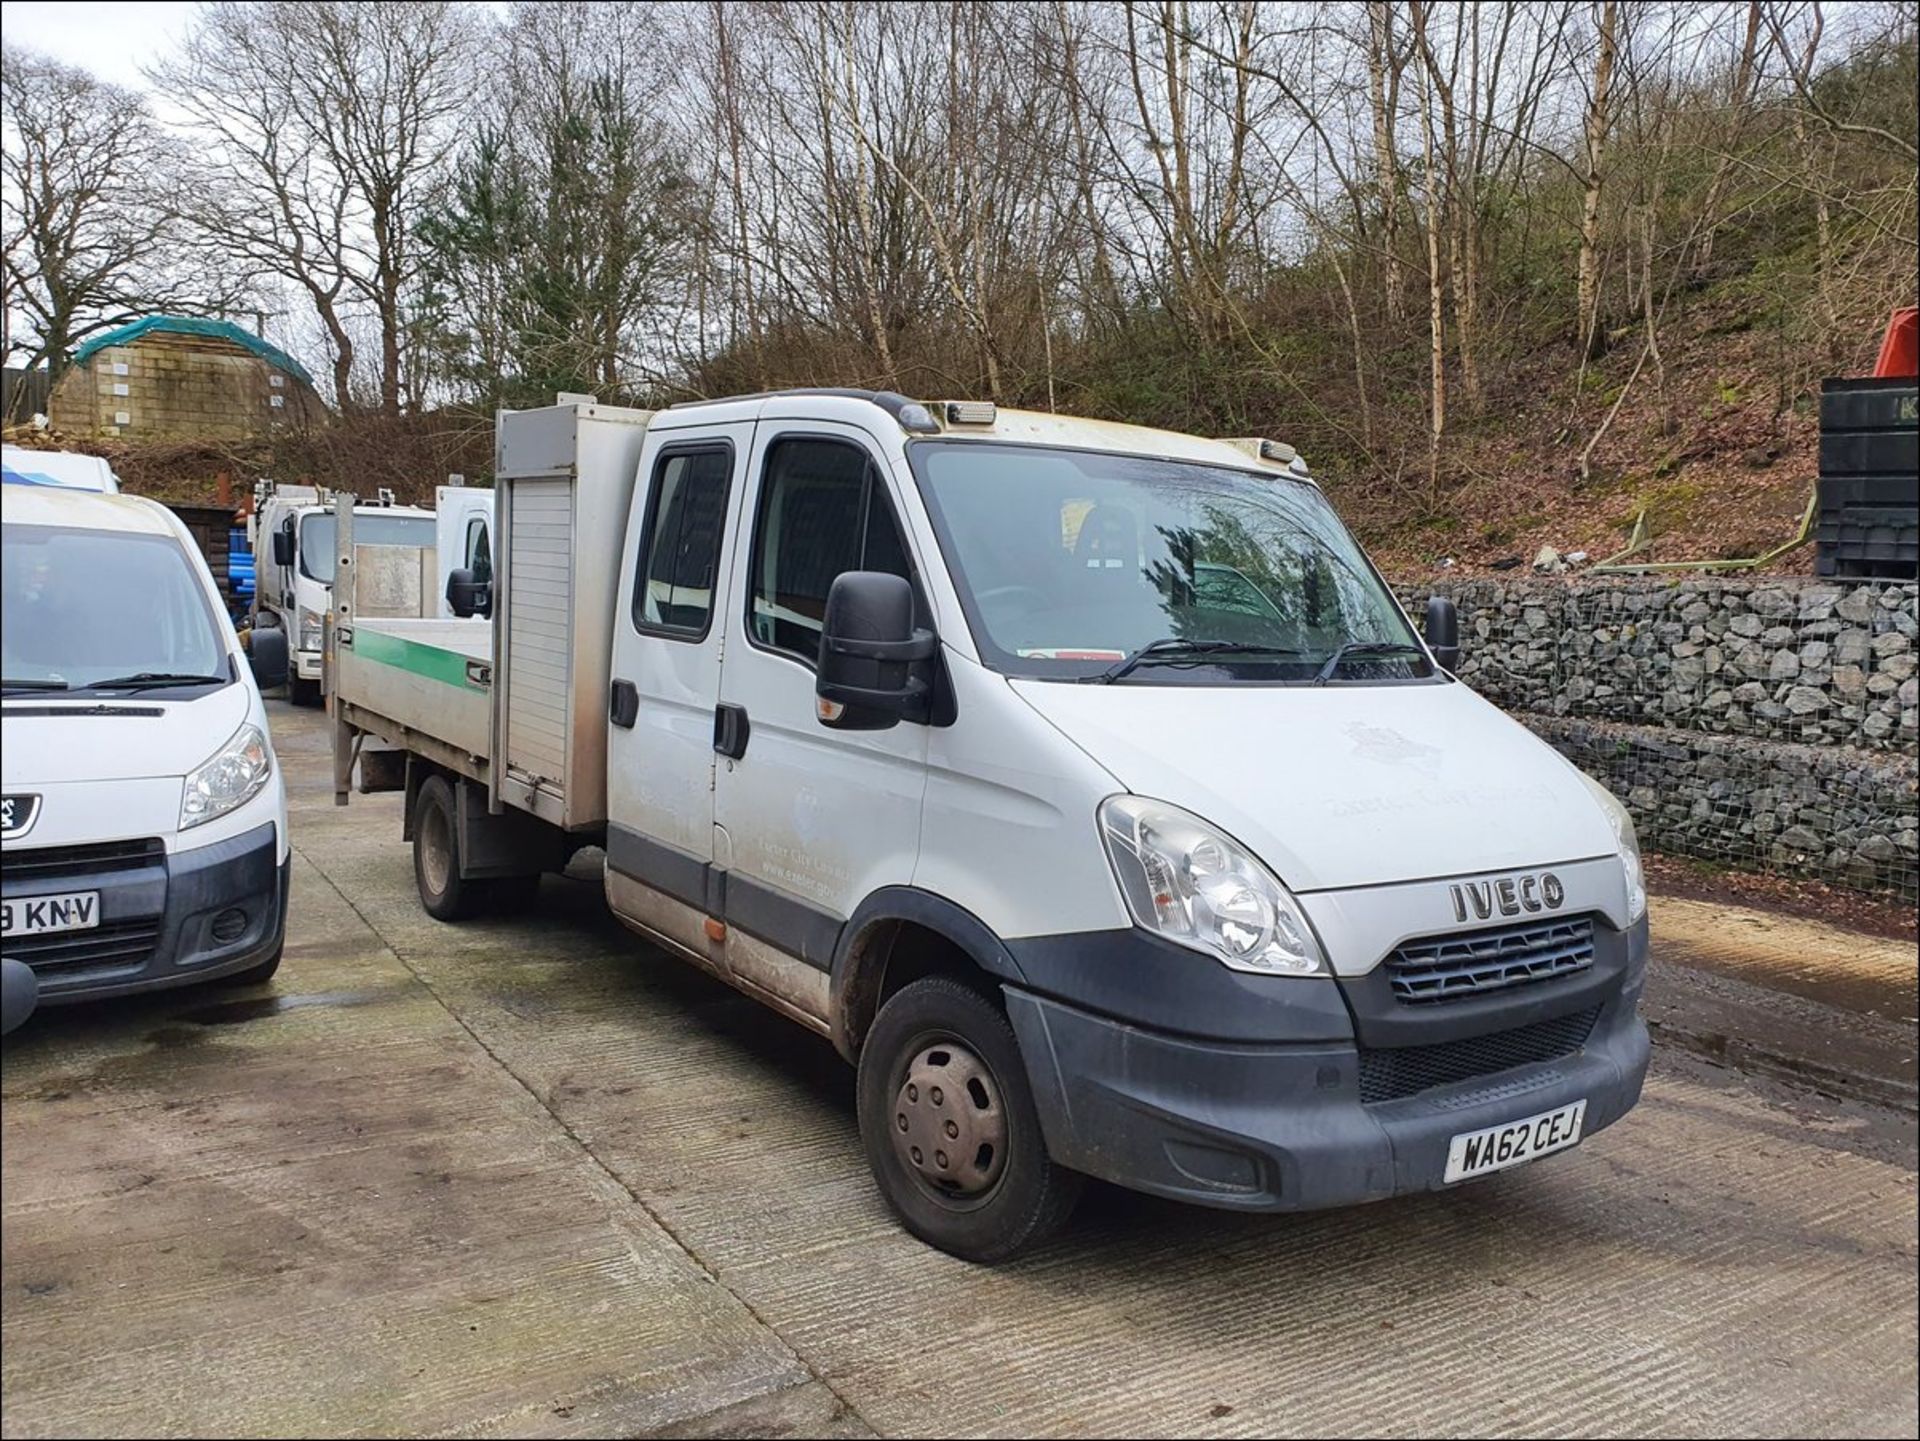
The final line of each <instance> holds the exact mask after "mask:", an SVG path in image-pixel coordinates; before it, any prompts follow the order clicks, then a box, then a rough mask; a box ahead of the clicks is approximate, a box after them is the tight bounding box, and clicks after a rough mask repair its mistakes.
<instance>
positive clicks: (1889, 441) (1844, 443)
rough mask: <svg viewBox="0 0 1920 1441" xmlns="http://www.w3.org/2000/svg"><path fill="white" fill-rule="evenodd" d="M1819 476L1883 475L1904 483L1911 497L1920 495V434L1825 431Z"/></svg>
mask: <svg viewBox="0 0 1920 1441" xmlns="http://www.w3.org/2000/svg"><path fill="white" fill-rule="evenodd" d="M1820 474H1821V475H1822V476H1823V477H1825V476H1845V475H1881V476H1886V477H1887V478H1888V479H1890V480H1892V479H1897V480H1901V481H1904V482H1905V484H1906V488H1907V494H1908V495H1914V494H1916V493H1917V492H1920V430H1915V429H1914V428H1913V427H1912V426H1908V427H1906V428H1905V429H1904V430H1893V429H1889V430H1823V431H1821V432H1820Z"/></svg>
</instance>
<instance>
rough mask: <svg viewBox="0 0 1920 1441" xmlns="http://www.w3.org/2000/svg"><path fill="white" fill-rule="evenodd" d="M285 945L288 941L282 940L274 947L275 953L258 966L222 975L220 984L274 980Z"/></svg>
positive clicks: (255, 982) (244, 983)
mask: <svg viewBox="0 0 1920 1441" xmlns="http://www.w3.org/2000/svg"><path fill="white" fill-rule="evenodd" d="M285 946H286V942H285V941H284V940H282V942H281V943H280V945H277V946H275V947H274V948H273V954H272V955H270V956H268V957H267V958H266V959H265V960H264V961H262V962H260V964H258V965H257V966H248V967H247V968H246V970H244V971H235V972H234V973H233V974H232V975H230V976H222V977H221V978H220V980H219V984H220V985H223V986H258V985H262V984H264V983H265V982H267V981H270V980H272V979H273V974H274V972H275V971H277V970H279V969H280V955H281V952H282V951H283V950H284V949H285Z"/></svg>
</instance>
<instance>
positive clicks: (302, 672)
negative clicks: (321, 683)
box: [293, 650, 326, 680]
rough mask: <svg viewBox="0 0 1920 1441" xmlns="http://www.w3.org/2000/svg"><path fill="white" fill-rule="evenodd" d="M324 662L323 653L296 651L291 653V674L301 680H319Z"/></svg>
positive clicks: (324, 656)
mask: <svg viewBox="0 0 1920 1441" xmlns="http://www.w3.org/2000/svg"><path fill="white" fill-rule="evenodd" d="M325 662H326V655H325V652H323V651H317V650H296V651H295V652H294V653H293V673H294V674H295V675H296V676H298V677H299V678H300V679H301V680H319V679H320V676H321V674H322V672H323V669H324V666H325Z"/></svg>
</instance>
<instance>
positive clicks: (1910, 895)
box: [1522, 716, 1920, 903]
mask: <svg viewBox="0 0 1920 1441" xmlns="http://www.w3.org/2000/svg"><path fill="white" fill-rule="evenodd" d="M1522 719H1524V720H1525V721H1526V723H1527V725H1528V727H1529V728H1530V729H1532V730H1533V731H1534V732H1535V733H1536V734H1537V735H1539V736H1540V737H1541V738H1542V739H1543V740H1546V741H1548V742H1549V743H1551V744H1552V745H1553V746H1554V747H1555V748H1556V749H1558V750H1559V751H1560V753H1561V754H1562V755H1564V756H1566V757H1567V759H1568V760H1570V761H1572V762H1573V763H1574V764H1575V765H1577V766H1579V767H1580V769H1581V770H1583V771H1585V772H1586V773H1587V774H1588V775H1590V776H1592V777H1593V778H1594V779H1595V780H1598V781H1600V782H1602V783H1603V784H1604V785H1606V786H1607V788H1608V789H1610V790H1611V791H1613V793H1614V794H1615V795H1617V796H1619V797H1620V798H1621V800H1623V801H1624V802H1625V803H1626V805H1627V809H1628V810H1629V811H1631V812H1632V813H1633V821H1634V825H1635V827H1636V828H1638V830H1639V832H1640V840H1641V843H1642V844H1643V845H1645V846H1647V847H1648V849H1650V850H1656V851H1665V852H1668V853H1669V854H1675V855H1687V856H1696V857H1699V858H1701V859H1703V860H1710V861H1720V862H1723V863H1725V864H1728V865H1733V866H1738V867H1742V868H1746V869H1754V868H1759V869H1764V870H1770V871H1776V872H1779V873H1781V874H1783V875H1798V876H1817V877H1819V878H1821V879H1823V880H1829V881H1837V882H1840V883H1842V884H1844V885H1850V886H1857V887H1859V888H1860V889H1862V890H1873V891H1885V892H1889V893H1891V894H1893V895H1897V896H1899V897H1900V898H1901V899H1903V900H1905V901H1907V902H1909V903H1912V902H1914V901H1915V900H1916V899H1920V878H1917V873H1916V868H1915V858H1916V855H1920V829H1916V821H1915V809H1916V804H1917V803H1920V781H1917V780H1916V773H1915V769H1914V766H1913V763H1912V761H1911V760H1910V759H1908V758H1903V757H1896V756H1889V755H1885V754H1876V753H1873V752H1869V751H1859V750H1841V749H1838V748H1834V747H1816V746H1794V745H1781V744H1778V743H1775V742H1768V741H1755V740H1748V739H1743V738H1736V737H1732V736H1707V735H1686V734H1684V733H1680V732H1675V731H1660V730H1656V729H1653V728H1651V727H1648V726H1628V725H1619V724H1614V723H1610V722H1606V721H1583V720H1572V719H1566V718H1562V717H1557V716H1524V717H1522Z"/></svg>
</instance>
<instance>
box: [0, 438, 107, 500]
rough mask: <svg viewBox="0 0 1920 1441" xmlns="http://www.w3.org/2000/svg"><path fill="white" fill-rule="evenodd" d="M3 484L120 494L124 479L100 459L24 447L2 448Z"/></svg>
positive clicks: (0, 459)
mask: <svg viewBox="0 0 1920 1441" xmlns="http://www.w3.org/2000/svg"><path fill="white" fill-rule="evenodd" d="M0 481H3V482H4V483H5V484H7V485H44V486H58V487H64V488H66V489H68V490H94V491H99V492H101V493H102V494H105V495H113V494H116V493H117V492H118V491H119V489H120V477H119V476H117V475H115V474H114V473H113V467H112V466H111V465H108V464H107V462H106V461H105V460H103V459H101V458H100V457H99V456H97V455H81V454H80V453H79V452H78V451H72V450H29V449H27V447H26V446H24V445H8V446H0Z"/></svg>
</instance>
